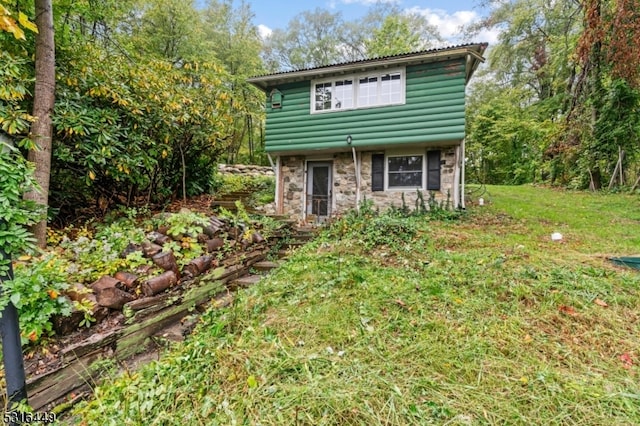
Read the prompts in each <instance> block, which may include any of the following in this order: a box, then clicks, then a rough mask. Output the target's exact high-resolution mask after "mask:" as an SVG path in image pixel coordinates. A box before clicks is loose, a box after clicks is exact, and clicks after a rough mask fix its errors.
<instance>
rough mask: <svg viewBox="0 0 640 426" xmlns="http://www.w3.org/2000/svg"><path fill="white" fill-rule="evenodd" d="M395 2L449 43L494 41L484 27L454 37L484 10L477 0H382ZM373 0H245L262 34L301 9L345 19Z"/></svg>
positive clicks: (283, 23)
mask: <svg viewBox="0 0 640 426" xmlns="http://www.w3.org/2000/svg"><path fill="white" fill-rule="evenodd" d="M386 1H389V2H392V3H395V4H397V5H398V6H399V7H400V8H401V9H403V10H410V11H413V12H418V13H420V14H422V15H424V16H425V18H426V19H427V20H428V21H429V22H430V23H431V24H434V25H436V26H437V27H438V28H439V30H440V33H441V34H442V36H443V37H444V38H445V39H447V41H448V42H450V43H459V42H469V41H474V42H475V41H477V42H489V43H490V44H493V42H495V39H496V36H497V34H496V33H495V32H491V31H487V32H484V33H482V34H479V35H478V36H477V37H476V38H474V39H473V40H462V39H460V38H459V37H458V28H459V27H460V26H461V25H464V24H469V23H471V22H475V21H477V20H478V19H480V17H482V16H483V15H484V14H485V11H483V10H482V9H480V7H479V3H480V2H479V1H478V0H386ZM375 2H376V0H248V3H249V4H251V8H252V10H253V11H254V13H255V15H256V17H255V20H254V22H255V24H256V25H258V26H259V28H260V30H261V32H262V33H263V34H268V33H269V31H270V30H273V29H276V28H285V27H286V25H287V23H288V22H289V21H290V20H291V18H293V17H294V16H295V15H297V14H299V13H300V12H303V11H305V10H314V9H316V8H318V7H319V8H323V9H327V10H330V11H340V12H341V13H342V16H343V18H344V19H346V20H353V19H357V18H359V17H361V16H363V15H364V14H366V12H367V10H368V8H369V7H371V5H372V4H374V3H375Z"/></svg>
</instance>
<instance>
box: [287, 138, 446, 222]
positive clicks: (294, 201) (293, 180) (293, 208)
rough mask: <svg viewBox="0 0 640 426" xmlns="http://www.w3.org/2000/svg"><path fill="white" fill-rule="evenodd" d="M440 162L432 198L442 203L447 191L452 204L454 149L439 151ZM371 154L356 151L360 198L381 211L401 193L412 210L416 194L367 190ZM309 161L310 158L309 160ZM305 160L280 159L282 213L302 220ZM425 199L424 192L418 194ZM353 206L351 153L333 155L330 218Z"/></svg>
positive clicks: (399, 202) (398, 199)
mask: <svg viewBox="0 0 640 426" xmlns="http://www.w3.org/2000/svg"><path fill="white" fill-rule="evenodd" d="M440 151H441V160H444V164H442V166H441V171H440V191H438V192H436V199H438V200H446V198H447V192H449V193H450V196H451V202H453V200H452V198H453V192H454V191H453V185H454V181H453V180H454V170H455V147H446V148H440ZM373 153H374V152H369V151H368V152H360V153H358V155H359V156H360V162H361V169H360V176H361V181H360V199H361V201H362V200H364V199H365V198H366V199H367V200H372V201H373V203H374V205H375V206H377V207H378V208H380V210H382V211H384V210H385V209H387V208H389V207H391V206H392V205H394V206H396V207H400V206H401V205H402V193H403V192H404V198H405V202H406V204H407V205H408V206H409V207H410V208H413V207H414V206H415V201H416V199H417V191H415V190H407V191H394V190H392V191H375V192H374V191H371V155H372V154H373ZM312 160H313V159H312ZM304 170H305V157H304V156H283V157H281V158H280V172H281V173H282V177H281V185H282V197H283V206H282V213H283V214H286V215H289V216H292V217H297V218H302V217H303V214H304V212H303V206H304V204H303V199H304V196H305V189H304V186H305V176H304ZM422 192H423V195H424V198H425V199H427V196H428V191H426V190H424V191H422ZM355 207H356V174H355V166H354V164H353V154H352V153H351V152H346V153H337V154H333V187H332V206H331V211H332V213H331V214H332V215H335V214H337V213H344V212H345V211H347V210H349V209H351V208H355Z"/></svg>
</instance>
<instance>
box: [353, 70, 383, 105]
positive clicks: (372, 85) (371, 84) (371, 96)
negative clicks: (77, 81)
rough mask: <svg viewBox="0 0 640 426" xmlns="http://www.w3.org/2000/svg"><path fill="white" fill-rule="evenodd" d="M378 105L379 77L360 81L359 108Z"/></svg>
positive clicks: (365, 78)
mask: <svg viewBox="0 0 640 426" xmlns="http://www.w3.org/2000/svg"><path fill="white" fill-rule="evenodd" d="M377 104H378V77H363V78H360V79H359V80H358V106H359V107H368V106H373V105H377Z"/></svg>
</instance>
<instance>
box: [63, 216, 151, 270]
mask: <svg viewBox="0 0 640 426" xmlns="http://www.w3.org/2000/svg"><path fill="white" fill-rule="evenodd" d="M144 238H145V234H144V232H143V230H142V229H140V228H138V227H135V226H134V225H133V223H132V222H129V221H117V222H114V223H111V224H109V225H107V226H104V227H99V228H98V229H97V230H96V231H95V234H94V235H93V238H91V235H90V234H87V233H86V232H82V233H81V234H80V236H79V237H78V238H77V239H76V240H70V239H68V238H63V240H62V241H61V242H60V247H61V248H62V249H64V252H63V255H64V256H65V257H66V258H67V259H68V260H69V261H71V262H73V265H72V266H71V267H70V268H69V273H70V274H71V276H72V277H73V278H74V279H75V280H77V281H80V282H91V281H94V280H96V279H98V278H100V277H101V276H102V275H105V274H106V275H110V274H114V273H115V272H117V271H118V270H121V269H126V268H129V269H133V268H135V267H136V266H139V265H140V264H141V263H149V261H148V260H147V259H134V258H133V257H131V256H127V257H126V258H123V257H122V256H121V254H122V252H123V250H124V249H125V248H126V247H127V246H128V245H129V244H130V243H140V242H142V241H143V240H144Z"/></svg>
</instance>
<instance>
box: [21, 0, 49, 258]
mask: <svg viewBox="0 0 640 426" xmlns="http://www.w3.org/2000/svg"><path fill="white" fill-rule="evenodd" d="M34 1H35V9H36V19H35V23H36V25H37V26H38V33H37V34H36V56H35V61H36V84H35V90H34V99H33V116H34V117H35V118H36V121H35V122H34V123H33V125H32V126H31V135H32V138H33V140H34V142H35V144H36V146H37V149H36V150H34V151H30V152H29V157H28V158H29V161H31V162H33V163H35V167H36V170H35V178H36V180H37V182H38V185H39V186H40V190H39V191H31V192H29V193H27V194H25V198H26V199H28V200H33V201H35V202H36V203H38V204H41V205H43V206H45V207H48V205H49V177H50V173H51V140H52V136H53V126H52V123H51V115H52V113H53V106H54V102H55V89H56V75H55V45H54V41H53V34H54V30H53V8H52V5H51V2H52V0H34ZM31 230H32V232H33V234H34V236H35V238H36V241H37V245H38V247H40V248H44V247H45V246H46V245H47V220H46V218H45V219H43V220H42V221H40V222H39V223H37V224H35V225H34V226H33V227H32V228H31Z"/></svg>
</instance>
